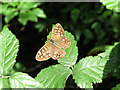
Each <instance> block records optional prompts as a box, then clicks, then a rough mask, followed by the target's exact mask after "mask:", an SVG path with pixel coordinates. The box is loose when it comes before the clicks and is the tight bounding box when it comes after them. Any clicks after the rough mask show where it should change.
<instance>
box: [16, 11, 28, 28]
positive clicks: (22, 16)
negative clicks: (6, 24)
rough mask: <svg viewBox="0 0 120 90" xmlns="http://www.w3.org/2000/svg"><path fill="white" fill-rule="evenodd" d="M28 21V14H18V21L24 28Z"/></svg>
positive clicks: (23, 12) (24, 12)
mask: <svg viewBox="0 0 120 90" xmlns="http://www.w3.org/2000/svg"><path fill="white" fill-rule="evenodd" d="M28 20H29V14H28V13H27V12H26V11H21V12H20V13H19V18H18V21H19V22H20V23H21V24H22V25H24V26H25V25H26V24H27V22H28Z"/></svg>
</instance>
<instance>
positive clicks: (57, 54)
mask: <svg viewBox="0 0 120 90" xmlns="http://www.w3.org/2000/svg"><path fill="white" fill-rule="evenodd" d="M70 45H71V41H70V39H69V38H67V37H65V36H64V29H63V27H62V25H61V24H60V23H57V24H55V26H54V27H53V30H52V34H51V38H50V39H48V42H47V43H46V44H45V45H44V46H43V47H42V48H41V49H40V50H39V51H38V52H37V54H36V57H35V59H36V60H37V61H45V60H48V59H49V58H51V57H52V58H53V59H54V60H56V59H60V58H63V57H64V56H65V55H66V52H65V51H64V50H62V49H67V48H69V47H70Z"/></svg>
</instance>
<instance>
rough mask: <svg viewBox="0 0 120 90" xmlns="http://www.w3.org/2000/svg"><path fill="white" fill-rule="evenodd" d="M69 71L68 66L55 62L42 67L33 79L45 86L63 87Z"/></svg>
mask: <svg viewBox="0 0 120 90" xmlns="http://www.w3.org/2000/svg"><path fill="white" fill-rule="evenodd" d="M71 73H72V71H71V69H70V68H69V67H65V66H62V65H60V64H57V65H53V66H50V67H48V68H45V69H42V70H41V71H40V73H39V74H37V77H36V78H35V79H36V80H37V81H39V82H40V83H42V84H43V85H44V86H45V88H64V87H65V82H66V80H67V78H68V76H69V75H70V74H71Z"/></svg>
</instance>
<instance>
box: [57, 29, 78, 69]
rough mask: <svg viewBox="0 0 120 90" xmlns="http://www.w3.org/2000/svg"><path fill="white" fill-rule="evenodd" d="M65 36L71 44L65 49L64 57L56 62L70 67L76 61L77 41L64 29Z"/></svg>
mask: <svg viewBox="0 0 120 90" xmlns="http://www.w3.org/2000/svg"><path fill="white" fill-rule="evenodd" d="M65 36H66V37H68V38H69V39H70V40H71V45H70V47H69V48H67V49H66V50H65V52H66V55H65V57H63V58H61V59H59V60H58V62H59V63H60V64H62V65H64V66H70V67H72V66H73V65H74V64H75V63H76V60H77V56H78V47H77V42H76V41H75V40H74V36H73V35H72V34H71V33H68V32H67V31H65Z"/></svg>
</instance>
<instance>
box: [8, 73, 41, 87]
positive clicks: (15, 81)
mask: <svg viewBox="0 0 120 90" xmlns="http://www.w3.org/2000/svg"><path fill="white" fill-rule="evenodd" d="M9 79H10V86H11V87H12V88H18V87H19V88H43V86H42V84H40V83H39V82H37V81H35V79H33V78H32V77H30V76H29V75H28V74H25V73H22V72H17V73H14V74H12V75H11V76H10V78H9Z"/></svg>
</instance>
